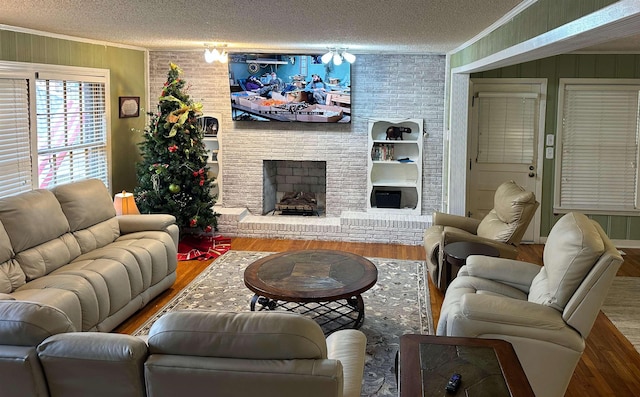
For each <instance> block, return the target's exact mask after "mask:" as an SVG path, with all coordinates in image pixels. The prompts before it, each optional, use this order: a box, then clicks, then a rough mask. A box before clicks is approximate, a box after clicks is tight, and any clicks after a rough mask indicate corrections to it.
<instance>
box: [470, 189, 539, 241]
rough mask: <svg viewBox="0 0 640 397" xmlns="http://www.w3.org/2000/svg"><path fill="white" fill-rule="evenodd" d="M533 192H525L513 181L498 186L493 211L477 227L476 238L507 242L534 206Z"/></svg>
mask: <svg viewBox="0 0 640 397" xmlns="http://www.w3.org/2000/svg"><path fill="white" fill-rule="evenodd" d="M535 202H536V198H535V195H534V194H533V192H529V191H526V190H525V189H524V188H523V187H521V186H519V185H518V184H516V183H515V182H514V181H509V182H505V183H503V184H502V185H500V186H498V189H496V193H495V195H494V198H493V209H492V210H491V212H489V214H487V216H485V217H484V219H483V220H482V222H480V225H478V236H480V237H485V238H489V239H492V240H496V241H500V242H503V243H506V242H508V241H509V240H510V239H511V237H512V236H513V233H515V232H516V230H517V229H518V226H520V224H521V223H522V221H523V218H524V216H525V214H526V211H527V209H528V208H530V207H531V206H532V205H535Z"/></svg>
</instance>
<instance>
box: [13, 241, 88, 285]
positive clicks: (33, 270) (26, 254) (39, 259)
mask: <svg viewBox="0 0 640 397" xmlns="http://www.w3.org/2000/svg"><path fill="white" fill-rule="evenodd" d="M78 255H80V247H79V246H78V241H77V240H76V239H75V238H74V237H73V235H71V233H66V234H63V235H62V236H60V237H58V238H54V239H52V240H50V241H47V242H44V243H42V244H40V245H37V246H35V247H33V248H29V249H27V250H24V251H22V252H18V253H17V254H16V257H15V259H16V261H17V262H18V263H19V264H20V267H21V268H22V271H24V274H25V276H26V278H27V281H31V280H35V279H37V278H38V277H42V276H45V275H47V274H49V273H51V272H52V271H54V270H56V269H58V268H60V267H61V266H64V265H66V264H67V263H69V262H71V261H72V260H73V259H74V258H76V257H77V256H78Z"/></svg>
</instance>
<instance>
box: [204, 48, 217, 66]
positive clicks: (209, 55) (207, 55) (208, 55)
mask: <svg viewBox="0 0 640 397" xmlns="http://www.w3.org/2000/svg"><path fill="white" fill-rule="evenodd" d="M204 60H205V62H207V63H211V62H213V61H215V58H214V55H213V53H212V52H211V50H210V49H208V48H207V49H205V50H204Z"/></svg>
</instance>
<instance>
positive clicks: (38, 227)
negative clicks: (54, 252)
mask: <svg viewBox="0 0 640 397" xmlns="http://www.w3.org/2000/svg"><path fill="white" fill-rule="evenodd" d="M0 221H1V222H2V224H3V225H4V228H5V230H6V231H7V234H8V236H9V239H10V240H11V246H12V248H13V251H14V252H16V253H19V252H21V251H24V250H26V249H29V248H32V247H35V246H37V245H39V244H42V243H44V242H47V241H49V240H53V239H55V238H58V237H60V236H62V235H63V234H65V233H67V232H69V223H68V222H67V218H66V217H65V215H64V213H63V212H62V208H60V204H59V203H58V200H56V197H55V196H54V195H53V193H51V192H50V191H48V190H44V189H37V190H32V191H30V192H26V193H22V194H19V195H17V196H12V197H6V198H3V199H2V200H0Z"/></svg>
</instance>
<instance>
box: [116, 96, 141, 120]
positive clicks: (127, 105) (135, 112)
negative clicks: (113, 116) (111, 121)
mask: <svg viewBox="0 0 640 397" xmlns="http://www.w3.org/2000/svg"><path fill="white" fill-rule="evenodd" d="M118 109H120V118H121V119H124V118H127V117H138V116H140V97H139V96H121V97H120V105H119V107H118Z"/></svg>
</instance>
